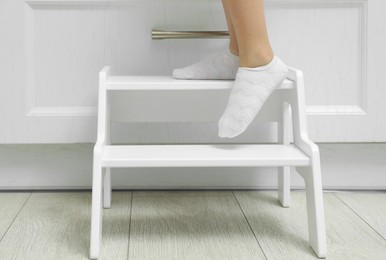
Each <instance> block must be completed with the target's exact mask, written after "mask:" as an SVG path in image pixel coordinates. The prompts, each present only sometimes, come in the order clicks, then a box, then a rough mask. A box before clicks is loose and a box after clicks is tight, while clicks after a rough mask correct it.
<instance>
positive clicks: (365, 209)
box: [335, 191, 386, 239]
mask: <svg viewBox="0 0 386 260" xmlns="http://www.w3.org/2000/svg"><path fill="white" fill-rule="evenodd" d="M335 195H336V196H337V197H338V198H339V199H341V200H342V201H343V202H344V203H345V204H346V205H347V206H348V207H350V208H351V209H352V210H353V211H355V212H356V213H357V214H358V215H359V216H360V217H361V218H362V219H363V220H364V221H366V223H367V224H369V225H370V226H371V227H372V228H373V229H374V230H376V231H377V232H378V233H379V234H380V235H381V236H382V237H383V238H384V239H386V191H376V192H374V191H368V192H336V193H335Z"/></svg>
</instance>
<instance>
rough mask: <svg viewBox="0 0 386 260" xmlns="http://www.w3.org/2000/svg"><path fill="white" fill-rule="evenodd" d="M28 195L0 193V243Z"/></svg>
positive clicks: (22, 193) (28, 193)
mask: <svg viewBox="0 0 386 260" xmlns="http://www.w3.org/2000/svg"><path fill="white" fill-rule="evenodd" d="M30 195H31V193H30V192H2V193H0V241H1V238H2V237H3V236H4V235H5V233H6V232H7V230H8V228H9V227H10V226H11V224H12V222H13V221H14V219H15V218H16V216H17V214H19V212H20V210H21V208H22V207H23V206H24V204H25V202H26V201H27V200H28V198H29V196H30Z"/></svg>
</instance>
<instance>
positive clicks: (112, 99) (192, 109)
mask: <svg viewBox="0 0 386 260" xmlns="http://www.w3.org/2000/svg"><path fill="white" fill-rule="evenodd" d="M149 91H151V93H149ZM280 91H282V90H280V89H278V90H276V91H275V92H274V93H272V94H271V96H270V97H269V98H268V100H267V101H266V102H265V104H264V105H263V107H262V108H261V110H260V111H259V113H258V115H257V116H256V118H255V119H254V121H259V122H280V120H281V114H282V98H281V95H280V94H281V93H280ZM107 94H108V99H109V102H108V103H110V115H111V118H110V120H111V121H112V122H214V121H218V120H219V119H220V117H221V115H222V114H223V112H224V110H225V107H226V104H227V102H228V98H229V94H230V89H222V90H134V91H120V90H115V91H112V92H111V91H108V93H107Z"/></svg>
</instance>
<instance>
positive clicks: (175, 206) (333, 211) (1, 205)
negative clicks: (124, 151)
mask: <svg viewBox="0 0 386 260" xmlns="http://www.w3.org/2000/svg"><path fill="white" fill-rule="evenodd" d="M30 195H31V194H30V193H0V228H1V229H0V230H1V232H2V233H3V237H2V240H1V241H0V259H1V260H3V259H4V260H19V259H20V260H21V259H23V260H27V259H28V260H30V259H32V260H35V259H36V260H37V259H39V260H41V259H44V260H46V259H47V260H49V259H55V260H56V259H89V258H88V257H89V246H90V244H89V240H90V220H91V219H90V218H91V193H90V192H34V193H32V195H31V196H30ZM385 201H386V193H385V192H383V193H382V192H363V191H358V192H350V193H342V192H331V193H324V203H325V212H326V228H327V243H328V244H327V246H328V253H327V259H328V260H329V259H339V260H345V259H348V260H356V259H358V260H359V259H360V260H363V259H365V260H366V259H371V260H378V259H379V260H380V259H386V240H385V239H384V238H383V237H382V236H385V233H386V227H385V226H386V224H385V223H386V221H384V220H385V218H386V206H385V205H386V203H385ZM131 205H132V208H131ZM240 206H241V207H240ZM130 212H131V213H132V215H131V223H130ZM244 214H245V216H244ZM103 216H104V218H103V242H102V243H103V245H102V250H101V257H100V259H102V260H103V259H114V260H115V259H129V260H139V259H140V260H146V259H157V260H162V259H184V260H185V259H200V260H201V259H248V260H249V259H265V255H266V256H267V259H286V260H287V259H296V260H298V259H317V258H316V256H315V254H314V253H313V251H312V249H311V248H310V246H309V243H308V225H307V211H306V198H305V193H304V192H303V191H292V192H291V205H290V208H282V207H281V206H280V205H279V202H278V200H277V192H276V191H234V192H233V193H232V191H219V192H218V191H150V192H147V191H138V192H136V191H134V192H133V193H132V192H128V191H114V192H113V193H112V205H111V208H110V209H104V210H103ZM251 227H252V229H253V231H252V230H251ZM129 229H130V230H129ZM255 236H256V237H257V239H258V240H256V238H255ZM261 248H262V249H263V250H264V252H263V251H262V250H261Z"/></svg>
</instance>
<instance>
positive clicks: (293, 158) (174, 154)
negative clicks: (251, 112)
mask: <svg viewBox="0 0 386 260" xmlns="http://www.w3.org/2000/svg"><path fill="white" fill-rule="evenodd" d="M310 163H311V160H310V158H309V156H307V155H306V154H305V153H304V152H303V151H302V150H300V149H299V148H298V147H297V146H295V145H292V144H290V145H281V144H157V145H153V144H151V145H147V144H141V145H109V146H104V147H103V152H102V167H229V166H235V167H236V166H245V167H248V166H251V167H252V166H306V165H310Z"/></svg>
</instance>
